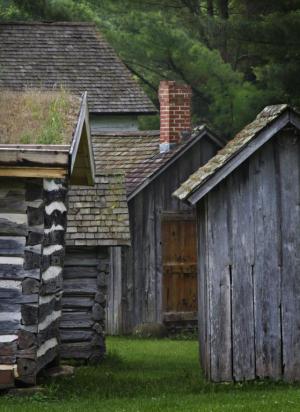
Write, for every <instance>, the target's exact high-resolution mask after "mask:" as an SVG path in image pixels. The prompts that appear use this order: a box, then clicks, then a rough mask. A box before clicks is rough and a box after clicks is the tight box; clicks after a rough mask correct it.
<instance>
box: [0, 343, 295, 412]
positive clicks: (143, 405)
mask: <svg viewBox="0 0 300 412" xmlns="http://www.w3.org/2000/svg"><path fill="white" fill-rule="evenodd" d="M107 346H108V356H107V359H106V360H105V361H104V363H103V364H102V365H100V366H97V367H91V366H89V367H86V366H83V367H78V368H76V373H75V376H74V377H72V378H59V379H56V380H55V381H52V382H48V383H45V384H44V385H45V386H46V388H47V392H46V393H45V395H35V396H33V397H32V398H26V399H24V398H23V399H22V398H19V399H12V398H9V397H4V398H3V397H2V398H1V400H0V411H1V412H2V411H14V412H38V411H64V412H68V411H80V412H90V411H103V412H112V411H113V412H144V411H145V412H159V411H166V412H171V411H172V412H173V411H174V412H177V411H184V412H185V411H199V412H200V411H201V412H219V411H220V412H221V411H222V412H225V411H226V412H229V411H230V412H235V411H247V412H248V411H251V412H252V411H253V412H254V411H255V412H260V411H262V412H269V411H283V412H285V411H300V385H287V384H283V383H272V382H255V383H248V384H235V385H228V384H218V385H216V384H215V385H214V384H210V383H207V382H206V381H205V380H204V379H203V378H202V376H201V373H200V369H199V366H198V347H197V342H196V341H184V340H168V339H166V340H160V341H155V340H134V339H126V338H108V339H107Z"/></svg>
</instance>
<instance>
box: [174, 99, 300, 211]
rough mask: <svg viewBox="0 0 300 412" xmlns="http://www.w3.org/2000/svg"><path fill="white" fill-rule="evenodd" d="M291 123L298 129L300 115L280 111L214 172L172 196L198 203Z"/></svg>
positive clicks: (289, 111) (299, 126)
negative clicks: (182, 193)
mask: <svg viewBox="0 0 300 412" xmlns="http://www.w3.org/2000/svg"><path fill="white" fill-rule="evenodd" d="M289 123H291V124H292V125H294V126H295V127H297V128H299V129H300V117H299V115H298V114H297V113H296V112H295V111H294V110H292V109H291V108H289V107H288V108H287V109H286V110H285V111H284V112H283V113H281V114H280V115H279V116H278V117H277V118H276V119H274V120H273V122H272V123H270V124H268V125H267V126H265V128H264V129H263V130H261V131H260V132H259V133H258V134H257V136H256V137H255V138H253V139H252V140H250V142H249V143H248V144H246V145H245V146H243V147H242V148H241V149H240V150H239V151H237V152H236V153H234V155H233V156H232V157H231V158H230V159H228V161H227V162H226V163H225V164H224V165H222V166H221V167H220V168H219V169H217V171H216V172H215V173H213V174H212V175H211V176H208V177H207V178H206V179H205V180H204V181H203V182H201V183H200V184H199V186H196V187H195V188H193V189H192V190H191V192H190V193H188V194H186V195H184V196H181V195H180V193H176V192H177V191H176V192H174V194H173V195H174V196H175V197H177V198H178V199H179V200H182V201H184V202H186V203H188V204H189V205H192V206H193V205H195V204H196V203H198V202H199V201H200V200H201V199H202V198H203V197H204V196H205V195H206V194H207V193H208V192H210V191H211V190H212V189H213V188H214V187H215V186H216V185H217V184H219V183H220V182H221V181H222V180H224V179H225V178H226V177H227V176H228V175H229V174H230V173H232V172H233V171H234V170H235V169H236V168H237V167H238V166H240V165H241V164H242V163H243V162H244V161H245V160H247V159H248V158H249V157H250V156H251V155H252V154H253V153H254V152H256V151H257V150H258V149H259V148H260V147H261V146H262V145H263V144H265V143H266V142H268V141H269V140H270V139H271V138H272V137H273V136H274V135H275V134H276V133H278V132H279V131H280V130H282V129H283V128H284V127H285V126H286V125H288V124H289Z"/></svg>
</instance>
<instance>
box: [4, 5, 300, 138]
mask: <svg viewBox="0 0 300 412" xmlns="http://www.w3.org/2000/svg"><path fill="white" fill-rule="evenodd" d="M0 20H2V21H8V20H43V21H91V22H94V23H95V24H96V25H97V27H98V28H99V30H100V31H101V32H102V33H103V34H104V35H105V37H106V38H107V39H108V41H109V42H110V43H111V45H112V46H113V47H114V48H115V49H116V51H117V53H118V54H119V56H120V57H121V58H122V60H123V61H124V63H125V64H126V65H127V66H128V67H129V69H130V70H131V71H132V73H133V74H134V76H135V77H136V78H137V79H138V80H139V81H140V82H141V85H142V86H143V87H144V89H145V91H146V92H147V94H148V95H149V97H150V98H151V99H152V100H153V102H154V103H155V105H156V106H157V107H158V101H157V89H158V85H159V81H160V80H162V79H172V80H173V79H174V80H175V79H176V80H181V81H184V82H186V83H188V84H190V85H191V86H192V89H193V121H194V123H195V124H200V123H202V122H206V123H207V124H209V125H210V126H212V127H213V128H214V129H215V130H216V131H218V132H220V133H222V135H223V136H225V137H229V136H231V135H232V134H233V133H235V132H236V131H237V130H239V129H240V128H241V127H242V126H244V125H245V124H246V123H247V122H249V121H251V120H252V119H253V117H254V116H255V115H256V114H257V113H258V112H259V111H260V110H261V109H262V108H263V107H264V106H266V105H268V104H278V103H289V104H291V105H293V106H299V107H300V47H299V46H300V1H299V0H144V1H138V0H0ZM0 29H1V28H0ZM0 64H1V62H0ZM142 126H143V128H150V129H152V128H158V118H157V117H154V118H151V119H149V118H148V119H144V121H143V123H142Z"/></svg>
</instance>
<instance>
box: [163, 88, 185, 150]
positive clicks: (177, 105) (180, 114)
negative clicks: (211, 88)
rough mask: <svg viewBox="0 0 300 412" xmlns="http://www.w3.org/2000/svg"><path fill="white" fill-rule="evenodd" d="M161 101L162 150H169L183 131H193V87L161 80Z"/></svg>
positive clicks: (179, 138)
mask: <svg viewBox="0 0 300 412" xmlns="http://www.w3.org/2000/svg"><path fill="white" fill-rule="evenodd" d="M158 97H159V102H160V152H161V153H164V152H168V151H169V150H170V149H171V148H172V146H176V144H178V143H179V142H180V140H181V136H182V133H184V132H190V131H191V98H192V89H191V87H190V86H188V85H187V84H180V83H176V82H175V81H168V80H167V81H165V80H164V81H161V82H160V85H159V91H158Z"/></svg>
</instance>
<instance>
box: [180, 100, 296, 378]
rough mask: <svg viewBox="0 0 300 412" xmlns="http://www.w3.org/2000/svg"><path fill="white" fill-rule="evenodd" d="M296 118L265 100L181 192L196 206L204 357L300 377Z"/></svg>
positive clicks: (225, 373) (215, 364)
mask: <svg viewBox="0 0 300 412" xmlns="http://www.w3.org/2000/svg"><path fill="white" fill-rule="evenodd" d="M299 131H300V117H299V115H298V114H297V113H296V112H295V111H294V110H293V109H292V108H290V107H289V106H287V105H278V106H269V107H266V108H265V109H264V110H263V111H262V112H261V113H260V114H259V115H258V116H257V118H256V119H255V120H254V121H253V122H252V123H251V124H249V125H248V126H247V127H246V128H245V129H243V130H242V131H241V132H240V133H239V134H238V135H237V136H236V137H235V138H234V139H233V140H232V141H230V143H228V144H227V146H225V148H224V149H223V150H221V151H220V152H219V153H218V154H217V155H216V156H215V157H214V158H212V159H211V160H210V161H209V162H208V163H207V164H206V165H205V166H204V167H202V168H200V169H199V170H198V171H197V172H195V173H194V174H193V175H192V176H191V177H190V178H189V179H188V180H187V181H186V182H185V183H184V184H183V185H182V186H181V187H180V188H179V189H178V190H177V191H176V192H175V195H176V196H177V198H179V199H182V200H185V201H186V202H188V204H190V205H196V206H197V232H198V257H199V264H198V280H199V281H198V285H199V329H200V349H201V362H202V367H203V368H204V371H205V374H206V376H207V377H208V378H209V379H211V380H213V381H216V382H219V381H233V380H234V381H243V380H249V379H254V378H272V379H285V380H288V381H294V380H299V379H300V346H299V342H300V315H299V313H300V311H299V309H300V306H299V305H300V304H299V302H300V295H299V290H300V208H299V204H300V133H299Z"/></svg>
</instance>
